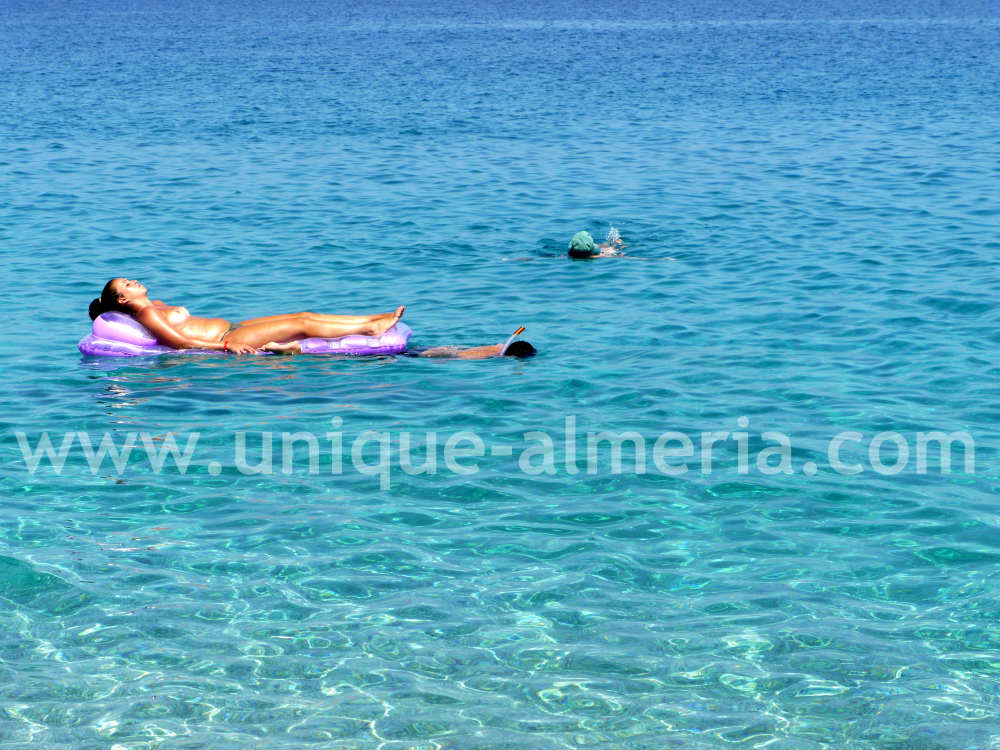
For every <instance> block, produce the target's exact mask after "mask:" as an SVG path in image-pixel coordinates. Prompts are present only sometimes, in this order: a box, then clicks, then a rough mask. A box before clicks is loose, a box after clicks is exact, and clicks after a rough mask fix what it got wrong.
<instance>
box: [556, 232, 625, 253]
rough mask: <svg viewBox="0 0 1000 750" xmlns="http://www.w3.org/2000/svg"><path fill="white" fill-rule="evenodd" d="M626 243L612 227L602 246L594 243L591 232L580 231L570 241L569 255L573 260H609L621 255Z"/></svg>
mask: <svg viewBox="0 0 1000 750" xmlns="http://www.w3.org/2000/svg"><path fill="white" fill-rule="evenodd" d="M624 247H625V243H624V242H623V241H622V238H621V237H620V236H619V235H618V230H617V229H615V228H614V227H611V230H610V231H609V232H608V237H607V239H606V240H605V241H604V242H603V243H602V244H600V245H598V244H597V243H596V242H594V238H593V237H592V236H591V235H590V232H586V231H580V232H577V233H576V234H574V235H573V239H572V240H570V243H569V250H568V251H567V254H568V255H569V256H570V257H571V258H609V257H611V256H614V255H621V254H622V249H623V248H624Z"/></svg>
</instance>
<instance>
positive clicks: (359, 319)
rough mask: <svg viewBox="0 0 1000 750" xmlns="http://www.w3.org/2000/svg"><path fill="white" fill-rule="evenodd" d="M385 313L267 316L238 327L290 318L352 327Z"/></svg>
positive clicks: (244, 322) (369, 321)
mask: <svg viewBox="0 0 1000 750" xmlns="http://www.w3.org/2000/svg"><path fill="white" fill-rule="evenodd" d="M384 314H385V313H381V314H379V315H324V314H323V313H314V312H300V313H281V314H280V315H267V316H265V317H263V318H248V319H247V320H241V321H240V322H239V323H237V324H236V325H237V326H239V327H243V326H252V325H256V324H257V323H273V322H274V321H276V320H287V319H288V318H300V319H301V318H303V317H309V318H312V319H313V320H316V321H319V322H321V323H332V324H337V323H340V324H344V325H350V324H351V323H355V324H362V323H371V322H372V321H374V320H375V319H377V318H381V317H382V316H383V315H384Z"/></svg>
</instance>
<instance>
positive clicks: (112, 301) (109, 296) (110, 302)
mask: <svg viewBox="0 0 1000 750" xmlns="http://www.w3.org/2000/svg"><path fill="white" fill-rule="evenodd" d="M114 284H115V279H111V281H109V282H108V283H107V284H105V285H104V289H103V290H102V291H101V296H100V297H95V298H94V299H93V300H91V302H90V319H91V320H97V316H98V315H100V314H101V313H106V312H109V311H111V310H117V311H118V312H128V308H126V307H125V306H123V305H121V304H119V302H118V292H117V290H115V288H114Z"/></svg>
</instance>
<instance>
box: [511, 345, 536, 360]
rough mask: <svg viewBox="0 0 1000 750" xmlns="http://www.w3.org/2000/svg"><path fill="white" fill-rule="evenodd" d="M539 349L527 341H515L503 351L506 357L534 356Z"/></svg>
mask: <svg viewBox="0 0 1000 750" xmlns="http://www.w3.org/2000/svg"><path fill="white" fill-rule="evenodd" d="M537 351H538V350H537V349H535V347H533V346H532V345H531V344H529V343H528V342H527V341H515V342H514V343H512V344H511V345H510V346H508V347H507V351H505V352H504V353H503V356H505V357H522V358H523V357H534V356H535V354H536V352H537Z"/></svg>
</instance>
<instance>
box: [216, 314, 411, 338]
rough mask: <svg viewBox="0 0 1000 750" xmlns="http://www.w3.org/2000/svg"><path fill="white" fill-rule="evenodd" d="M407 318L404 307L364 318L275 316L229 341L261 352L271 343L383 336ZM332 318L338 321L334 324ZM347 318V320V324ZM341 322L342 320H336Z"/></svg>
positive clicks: (246, 327)
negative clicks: (403, 317) (401, 319)
mask: <svg viewBox="0 0 1000 750" xmlns="http://www.w3.org/2000/svg"><path fill="white" fill-rule="evenodd" d="M402 316H403V307H402V306H400V307H398V308H396V310H395V311H394V312H391V313H384V314H382V315H373V316H371V317H370V318H369V317H367V316H363V317H361V318H358V317H355V316H350V315H345V316H339V315H329V316H328V315H319V316H314V315H311V314H309V313H299V314H298V315H290V316H280V315H278V316H272V317H273V318H275V319H272V320H268V319H263V320H257V322H251V323H249V324H247V325H240V326H239V328H237V329H236V330H235V331H232V332H231V333H230V334H229V335H228V336H226V337H225V340H226V341H229V342H231V343H234V344H248V345H249V346H253V347H257V348H260V347H262V346H264V344H269V343H271V342H278V343H283V342H287V341H297V340H299V339H310V338H321V339H335V338H340V337H341V336H350V335H351V334H353V333H360V334H362V335H365V336H381V335H382V334H383V333H385V332H386V331H388V330H389V329H390V328H392V327H393V326H394V325H395V324H396V321H398V320H399V319H400V318H401V317H402ZM330 318H334V319H335V320H334V321H331V320H330ZM345 318H346V320H344V319H345ZM336 319H339V320H336Z"/></svg>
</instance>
